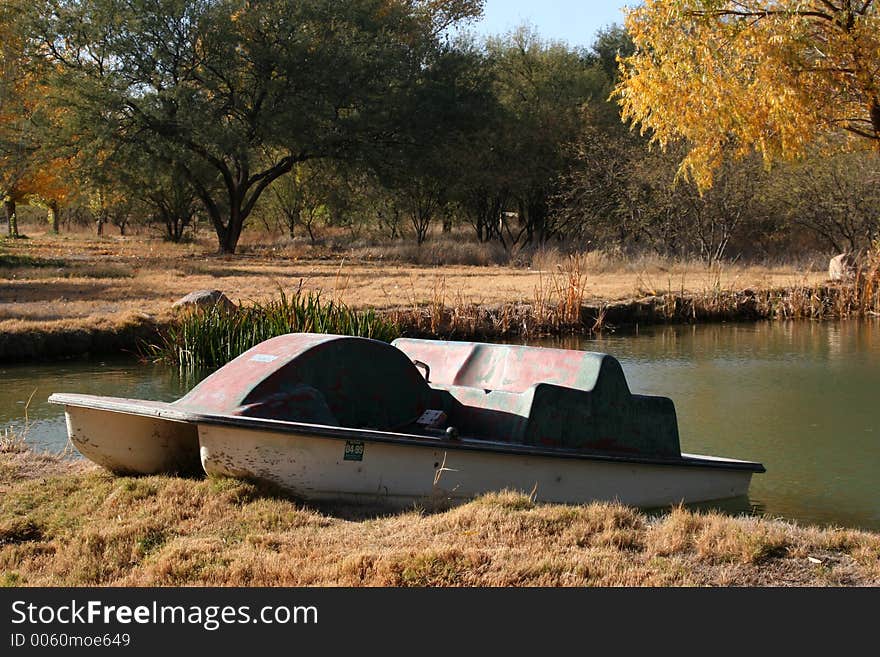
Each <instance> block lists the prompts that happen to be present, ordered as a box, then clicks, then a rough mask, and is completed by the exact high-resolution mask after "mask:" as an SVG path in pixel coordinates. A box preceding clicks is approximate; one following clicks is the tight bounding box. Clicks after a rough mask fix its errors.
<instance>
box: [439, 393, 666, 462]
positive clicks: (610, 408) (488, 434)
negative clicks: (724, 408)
mask: <svg viewBox="0 0 880 657" xmlns="http://www.w3.org/2000/svg"><path fill="white" fill-rule="evenodd" d="M432 387H433V388H434V390H435V399H434V402H433V403H434V404H435V405H436V406H437V407H439V408H442V409H443V410H445V411H446V413H447V414H448V418H449V424H450V425H452V426H455V427H456V428H457V429H458V431H459V433H460V434H462V435H468V436H473V437H477V438H483V439H490V440H496V441H500V442H510V443H518V444H523V445H533V446H536V447H563V448H569V449H577V450H581V451H588V452H594V453H603V454H618V455H628V456H634V455H641V456H645V457H654V458H656V457H669V458H674V457H678V456H680V455H681V447H680V444H679V436H678V421H677V419H676V415H675V406H674V405H673V403H672V401H671V400H670V399H667V398H665V397H647V396H642V395H632V394H630V392H629V391H628V390H623V389H621V388H619V387H615V386H611V385H609V386H600V387H598V388H596V389H594V390H577V389H575V388H567V387H565V386H559V385H556V384H553V383H537V384H535V385H533V386H531V387H529V388H528V389H526V390H524V391H523V392H519V393H514V392H506V391H500V390H482V389H480V388H472V387H468V386H448V385H441V384H434V385H433V386H432Z"/></svg>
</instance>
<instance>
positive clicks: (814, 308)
mask: <svg viewBox="0 0 880 657" xmlns="http://www.w3.org/2000/svg"><path fill="white" fill-rule="evenodd" d="M874 307H875V306H874V305H869V304H867V303H865V302H864V300H861V301H860V300H859V299H858V295H857V294H855V295H854V293H853V287H852V286H848V285H844V284H826V285H821V286H820V285H816V286H792V287H787V288H776V289H767V290H751V289H747V290H743V291H717V292H712V293H700V294H680V293H666V294H658V295H651V296H644V297H640V298H633V299H628V300H619V301H612V302H601V301H589V302H585V303H584V304H582V305H580V306H575V305H571V304H568V305H566V304H562V303H546V304H545V303H540V304H538V303H524V302H507V303H494V304H476V303H469V304H459V305H448V304H446V303H444V302H442V301H441V302H439V303H431V304H423V305H417V306H404V307H396V308H385V309H379V310H376V312H377V314H379V315H382V316H384V317H385V318H387V319H390V320H392V321H393V322H394V323H396V324H397V325H398V327H399V328H400V332H401V334H402V335H406V336H410V337H422V338H435V339H453V340H485V339H503V338H539V337H564V336H571V335H584V336H591V335H601V334H602V333H603V332H613V331H615V330H638V327H639V326H654V325H691V324H705V323H724V322H755V321H764V320H798V319H800V320H803V319H809V320H839V319H859V318H872V317H880V313H878V312H877V311H875V310H874ZM174 322H175V318H174V317H173V316H172V315H171V313H170V312H168V313H165V314H163V315H159V316H153V315H147V314H145V313H129V314H128V315H127V316H126V317H125V318H124V319H123V321H103V320H102V319H101V318H99V319H97V320H94V319H91V318H89V320H88V321H85V320H84V321H82V322H78V321H77V320H75V319H67V320H64V321H62V322H57V323H52V322H46V323H44V324H43V325H37V326H31V325H26V326H24V327H22V328H20V329H13V330H6V331H3V332H0V363H28V362H45V361H50V360H61V359H71V358H82V357H88V356H97V355H111V354H116V355H120V354H124V353H129V354H132V355H134V356H137V355H138V354H139V353H140V352H141V347H142V345H144V344H145V343H148V342H150V341H154V340H156V339H157V338H158V337H159V336H160V335H161V333H162V331H163V330H165V329H167V328H168V327H169V326H172V325H173V324H174Z"/></svg>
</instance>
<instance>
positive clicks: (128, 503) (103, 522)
mask: <svg viewBox="0 0 880 657" xmlns="http://www.w3.org/2000/svg"><path fill="white" fill-rule="evenodd" d="M0 494H2V495H3V497H4V505H3V508H2V510H0V570H2V571H3V575H2V582H0V584H3V585H6V586H41V585H42V586H46V585H48V586H84V585H85V586H132V585H134V586H180V585H227V586H334V585H343V586H397V587H400V586H878V585H880V533H875V532H869V531H860V530H854V529H841V528H834V527H830V528H820V527H815V526H802V525H796V524H794V523H790V522H785V521H780V520H775V519H769V518H763V517H755V516H737V517H733V516H729V515H725V514H722V513H719V512H713V511H697V510H689V509H685V508H682V507H674V508H671V509H668V510H665V511H662V512H659V513H658V512H657V511H651V512H645V511H640V510H637V509H633V508H630V507H625V506H621V505H616V504H608V503H592V504H587V505H561V504H542V503H540V500H538V501H537V502H536V501H535V500H532V499H530V498H529V497H528V496H526V495H522V494H518V493H514V492H500V493H495V494H490V495H485V496H483V497H481V498H478V499H476V500H474V501H472V502H469V503H467V504H463V505H461V506H456V507H453V508H451V509H416V508H414V509H410V510H406V511H402V512H394V513H392V512H389V511H388V510H387V509H382V508H381V507H363V506H357V507H355V506H350V505H349V506H344V505H320V506H316V505H309V504H304V503H302V502H299V501H297V500H295V499H293V498H290V497H288V496H284V495H281V494H279V493H278V492H277V491H272V490H268V489H265V488H261V487H259V486H256V485H254V484H252V483H249V482H246V481H241V480H234V479H222V478H215V477H190V478H182V477H174V476H148V477H124V476H114V475H112V474H110V473H109V472H107V471H105V470H103V469H101V468H99V467H98V466H96V465H94V464H91V463H88V462H84V461H70V460H65V459H64V458H62V457H60V456H58V455H51V454H43V453H36V452H31V451H28V450H21V451H16V450H15V449H14V448H13V449H12V450H11V451H10V450H9V449H8V448H7V449H0Z"/></svg>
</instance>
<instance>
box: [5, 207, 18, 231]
mask: <svg viewBox="0 0 880 657" xmlns="http://www.w3.org/2000/svg"><path fill="white" fill-rule="evenodd" d="M3 207H4V208H5V209H6V222H7V228H8V230H9V236H10V237H18V220H17V219H16V218H15V201H13V200H12V199H6V200H5V201H3Z"/></svg>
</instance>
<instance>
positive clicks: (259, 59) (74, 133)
mask: <svg viewBox="0 0 880 657" xmlns="http://www.w3.org/2000/svg"><path fill="white" fill-rule="evenodd" d="M44 2H45V3H46V6H45V7H43V9H42V11H39V12H36V13H37V14H38V15H37V16H35V20H34V22H33V28H32V30H31V32H30V34H31V36H32V42H33V43H34V46H35V49H36V51H38V52H40V53H41V54H42V55H43V56H44V57H45V58H46V61H47V63H48V64H50V65H51V66H49V67H47V69H46V74H47V76H48V77H49V79H50V82H51V84H52V86H53V89H54V93H53V94H52V98H53V99H54V100H55V102H56V105H57V106H58V107H59V108H64V110H63V112H62V115H63V117H64V119H65V121H66V126H65V127H66V129H65V130H64V131H62V132H61V135H60V136H61V137H62V141H65V142H67V143H69V144H71V145H72V146H73V147H74V148H75V149H77V150H78V151H82V150H87V151H89V152H91V153H98V152H106V153H107V154H108V156H107V157H108V159H107V160H106V161H105V166H113V165H114V164H115V161H116V159H117V158H118V156H119V155H120V154H122V153H124V151H125V150H126V149H128V148H137V149H142V150H143V151H145V152H147V153H148V154H149V155H150V157H151V158H152V159H153V161H154V162H155V163H156V164H155V166H170V165H175V166H179V167H181V171H182V172H183V174H184V175H185V176H186V178H187V180H188V182H189V183H190V184H191V185H192V186H193V188H194V189H195V190H196V192H197V193H198V195H199V197H200V199H201V201H202V203H203V204H204V206H205V210H206V213H207V215H208V217H209V218H210V220H211V222H212V224H213V226H214V229H215V232H216V233H217V238H218V242H219V246H220V250H221V252H224V253H233V252H234V251H235V248H236V245H237V243H238V239H239V237H240V235H241V231H242V229H243V227H244V224H245V221H246V220H247V218H248V216H249V215H250V214H251V212H252V211H253V209H254V206H255V204H256V203H257V200H258V199H259V198H260V196H261V195H262V193H263V192H264V191H265V190H266V189H267V188H269V186H270V185H271V184H272V183H273V182H274V181H275V180H277V179H278V178H279V177H281V176H283V175H285V174H287V173H289V172H290V171H291V170H292V169H293V168H294V166H296V165H297V164H298V163H301V162H306V161H309V160H312V159H319V158H340V159H348V158H355V157H356V156H357V154H358V153H359V152H362V151H363V150H365V149H380V148H388V147H391V146H393V145H394V144H395V143H396V142H397V140H398V137H399V134H398V132H399V129H400V126H402V125H404V124H405V119H406V117H405V116H402V115H401V114H400V112H399V109H400V108H401V107H402V106H403V103H402V100H403V99H405V98H406V97H407V96H408V95H409V94H410V93H412V91H413V89H414V87H415V86H417V84H418V82H419V80H420V79H421V77H422V75H423V74H424V71H425V66H424V65H425V62H426V61H427V60H428V59H429V55H430V53H431V52H432V50H434V49H435V48H437V47H438V45H439V40H440V35H441V34H442V33H443V32H444V31H445V30H446V29H447V28H448V27H449V26H450V25H452V24H453V23H455V22H457V21H459V20H463V19H465V18H468V17H470V16H474V15H476V14H478V13H479V11H480V9H481V6H482V2H481V1H480V0H351V1H350V2H337V1H335V0H300V1H293V0H44ZM119 159H120V160H121V161H122V162H123V163H124V157H122V158H119ZM205 168H207V169H208V170H209V173H208V174H207V175H204V174H203V173H202V171H204V169H205ZM217 180H219V181H220V187H219V190H220V191H219V192H218V191H217V188H216V186H215V183H216V181H217Z"/></svg>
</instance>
